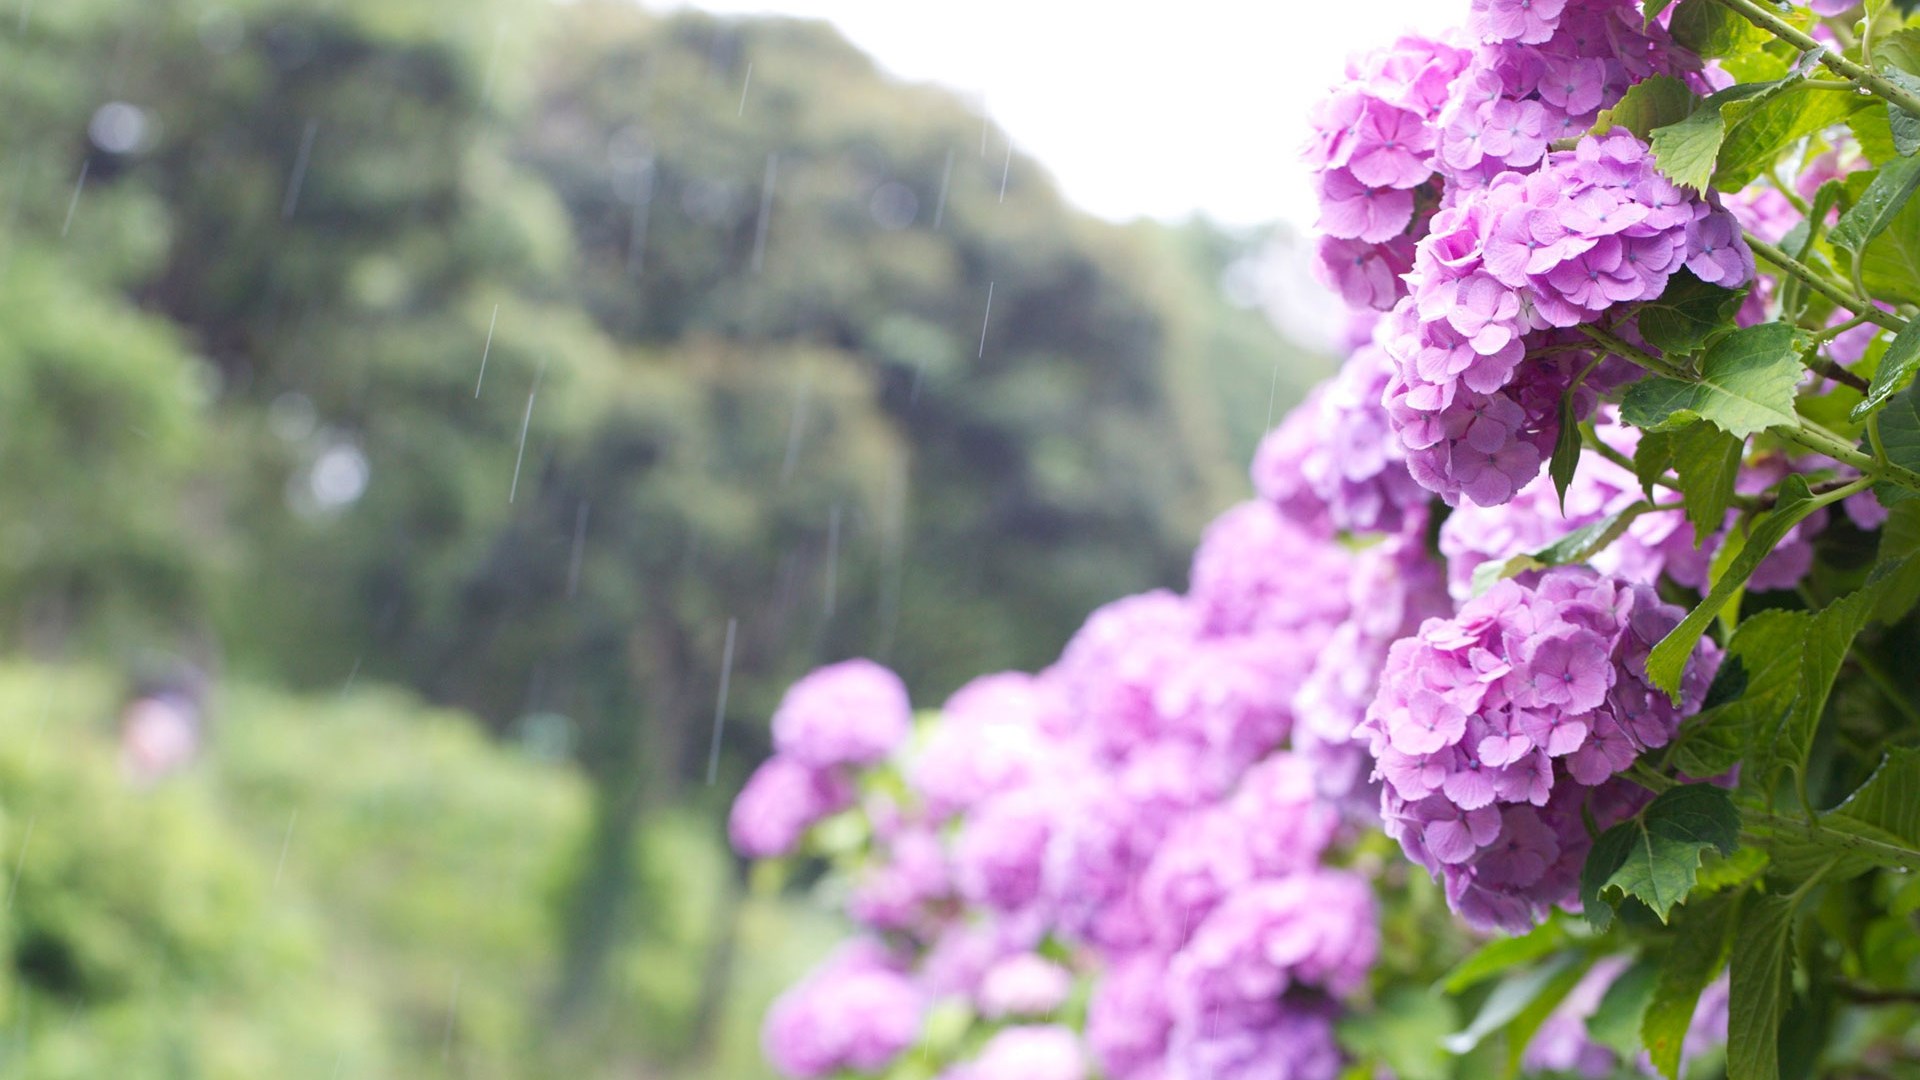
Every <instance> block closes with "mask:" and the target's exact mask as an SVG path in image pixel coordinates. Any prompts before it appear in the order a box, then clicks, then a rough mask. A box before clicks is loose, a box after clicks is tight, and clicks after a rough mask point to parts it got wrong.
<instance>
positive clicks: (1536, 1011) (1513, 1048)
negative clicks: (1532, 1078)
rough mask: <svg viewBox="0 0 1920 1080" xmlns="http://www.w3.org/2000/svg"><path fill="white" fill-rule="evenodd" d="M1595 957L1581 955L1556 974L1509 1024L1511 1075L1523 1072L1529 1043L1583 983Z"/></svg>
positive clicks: (1508, 1072)
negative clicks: (1521, 1066)
mask: <svg viewBox="0 0 1920 1080" xmlns="http://www.w3.org/2000/svg"><path fill="white" fill-rule="evenodd" d="M1595 959H1596V957H1595V956H1594V954H1592V953H1581V954H1578V955H1577V959H1576V961H1575V962H1574V963H1573V964H1570V965H1568V966H1567V967H1566V968H1564V969H1562V970H1561V971H1560V972H1559V973H1558V974H1556V975H1555V976H1554V977H1553V979H1552V980H1551V981H1549V982H1548V983H1547V984H1546V986H1544V987H1542V988H1541V990H1540V992H1539V993H1538V994H1536V995H1534V998H1533V1000H1532V1001H1529V1002H1527V1005H1526V1007H1525V1008H1523V1009H1521V1010H1520V1012H1519V1013H1518V1014H1516V1015H1515V1016H1514V1018H1513V1021H1512V1022H1511V1023H1509V1024H1508V1025H1507V1073H1506V1074H1507V1075H1508V1076H1510V1077H1512V1076H1518V1075H1519V1074H1520V1060H1521V1058H1522V1056H1523V1055H1525V1054H1526V1052H1527V1044H1529V1043H1531V1042H1533V1037H1534V1035H1535V1034H1537V1033H1538V1032H1539V1031H1540V1025H1542V1024H1544V1023H1546V1022H1547V1018H1548V1017H1549V1016H1552V1015H1553V1011H1554V1010H1555V1009H1558V1008H1559V1007H1560V1003H1561V1002H1563V1001H1565V1000H1566V999H1567V995H1568V994H1571V993H1573V988H1574V987H1576V986H1578V985H1580V980H1581V979H1582V978H1584V977H1586V974H1587V969H1588V968H1590V967H1592V966H1593V962H1594V960H1595Z"/></svg>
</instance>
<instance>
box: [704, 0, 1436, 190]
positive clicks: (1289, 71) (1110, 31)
mask: <svg viewBox="0 0 1920 1080" xmlns="http://www.w3.org/2000/svg"><path fill="white" fill-rule="evenodd" d="M692 6H697V7H701V8H705V9H707V10H710V11H720V12H732V13H747V12H778V13H781V14H787V15H800V16H809V17H815V18H825V19H828V20H830V21H831V22H833V23H834V24H835V25H837V26H838V27H839V28H840V30H841V32H842V33H844V34H845V35H846V36H847V37H848V38H849V39H851V40H852V41H853V42H854V43H855V44H856V45H858V46H860V47H861V48H862V49H864V50H866V51H867V52H868V53H870V54H872V55H873V56H874V57H875V58H876V59H877V60H878V61H879V63H880V64H881V66H882V67H884V68H886V69H887V70H889V71H891V72H892V73H894V74H896V75H898V76H901V77H903V78H907V79H911V80H915V81H925V82H935V83H940V84H942V85H945V86H947V87H949V88H951V89H954V90H957V91H959V92H961V93H962V94H963V95H967V96H969V97H971V98H972V100H973V101H974V102H975V103H976V104H977V105H979V106H981V107H984V109H985V110H986V112H987V113H988V115H989V116H990V117H991V118H992V119H993V120H994V122H995V123H997V124H998V125H999V126H1000V127H1001V128H1002V129H1003V130H1005V131H1006V132H1007V133H1009V134H1010V135H1011V136H1012V138H1013V141H1014V145H1015V147H1016V148H1018V149H1019V150H1021V151H1022V152H1024V153H1027V154H1030V155H1032V156H1033V157H1035V158H1037V159H1039V161H1040V162H1041V164H1043V165H1045V166H1046V167H1047V168H1048V170H1050V171H1051V172H1052V173H1053V175H1054V177H1055V178H1056V179H1057V180H1058V181H1059V183H1060V186H1061V187H1062V188H1063V189H1064V190H1065V191H1066V194H1067V196H1068V197H1069V198H1070V199H1072V200H1073V201H1074V202H1075V203H1077V204H1078V205H1080V206H1081V207H1083V208H1084V209H1087V210H1090V211H1092V212H1094V213H1096V214H1099V215H1101V216H1103V217H1108V218H1115V219H1126V218H1130V217H1136V216H1141V215H1145V216H1151V217H1162V218H1177V217H1184V216H1186V215H1187V214H1190V213H1192V212H1194V211H1204V212H1206V213H1207V214H1209V215H1211V216H1213V217H1215V218H1217V219H1219V220H1221V221H1224V222H1228V223H1231V224H1253V223H1256V222H1263V221H1272V220H1276V219H1282V220H1286V221H1290V222H1292V223H1294V224H1295V225H1298V226H1300V227H1303V228H1304V227H1306V226H1308V225H1311V224H1312V217H1313V209H1312V200H1311V196H1310V189H1309V188H1308V186H1307V181H1306V175H1305V172H1304V170H1302V169H1301V167H1300V166H1299V165H1298V163H1297V162H1296V160H1295V157H1296V154H1297V153H1298V151H1299V148H1300V146H1301V144H1302V142H1303V141H1304V140H1305V139H1306V120H1305V115H1306V110H1307V106H1308V105H1309V103H1311V102H1312V100H1313V99H1314V97H1315V96H1316V95H1318V94H1320V93H1322V92H1323V91H1324V90H1325V89H1326V87H1327V86H1329V85H1330V84H1331V83H1332V82H1334V81H1335V80H1336V79H1337V78H1338V77H1339V76H1340V73H1341V69H1342V67H1343V65H1344V64H1345V62H1346V57H1347V55H1348V54H1349V53H1351V52H1354V51H1355V50H1358V49H1362V48H1369V47H1371V46H1373V45H1377V44H1383V43H1385V42H1388V41H1391V40H1392V39H1393V38H1394V37H1396V36H1398V35H1399V34H1401V33H1404V32H1406V31H1408V30H1414V29H1418V30H1423V31H1426V32H1429V33H1431V32H1435V31H1438V30H1440V29H1442V28H1444V27H1445V26H1448V25H1452V24H1456V23H1458V22H1460V21H1462V20H1464V18H1465V15H1466V8H1467V0H1344V2H1343V0H1332V2H1328V0H1179V2H1177V3H1166V2H1164V0H1162V2H1152V3H1149V2H1146V0H1139V2H1135V3H1127V2H1121V3H1113V2H1101V3H1090V2H1086V0H695V3H694V4H693V5H692Z"/></svg>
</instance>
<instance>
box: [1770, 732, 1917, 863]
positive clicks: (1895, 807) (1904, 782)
mask: <svg viewBox="0 0 1920 1080" xmlns="http://www.w3.org/2000/svg"><path fill="white" fill-rule="evenodd" d="M1774 847H1775V849H1776V850H1777V851H1778V852H1779V855H1778V856H1777V858H1776V861H1777V862H1780V863H1781V864H1782V865H1783V867H1784V876H1787V877H1790V878H1793V877H1805V876H1808V875H1810V874H1812V873H1815V872H1824V873H1825V874H1826V875H1827V876H1828V877H1829V878H1831V879H1834V880H1843V879H1845V878H1850V877H1857V876H1859V875H1860V874H1864V873H1866V872H1867V871H1869V870H1873V869H1876V868H1878V867H1882V866H1895V867H1905V868H1907V869H1908V870H1912V869H1915V868H1916V867H1920V750H1915V749H1914V748H1912V747H1895V748H1893V749H1892V750H1889V751H1888V752H1887V755H1886V757H1884V758H1883V759H1882V760H1881V762H1880V767H1879V768H1877V769H1875V770H1874V771H1873V775H1872V776H1869V777H1867V782H1866V783H1864V784H1861V785H1860V788H1859V790H1857V791H1855V792H1854V793H1853V794H1852V795H1849V796H1847V798H1846V800H1845V801H1844V802H1842V803H1841V804H1840V805H1839V806H1837V807H1835V808H1834V809H1832V810H1831V811H1828V812H1827V813H1825V814H1821V815H1819V816H1818V817H1817V819H1816V827H1814V828H1811V829H1804V830H1798V831H1795V832H1791V833H1787V834H1784V835H1777V838H1776V840H1775V843H1774Z"/></svg>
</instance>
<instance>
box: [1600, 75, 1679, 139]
mask: <svg viewBox="0 0 1920 1080" xmlns="http://www.w3.org/2000/svg"><path fill="white" fill-rule="evenodd" d="M1699 100H1700V99H1699V98H1696V97H1694V96H1693V91H1692V90H1689V89H1687V84H1686V83H1683V82H1681V81H1680V80H1679V79H1676V78H1674V77H1672V76H1671V75H1655V76H1653V77H1652V78H1649V79H1643V80H1641V81H1640V82H1637V83H1634V84H1633V85H1632V86H1629V87H1628V88H1627V92H1626V94H1624V95H1623V96H1622V97H1621V98H1620V103H1619V104H1617V105H1615V106H1614V107H1613V108H1611V109H1603V110H1601V112H1600V115H1599V116H1598V117H1596V118H1595V119H1594V122H1593V134H1595V135H1602V134H1605V133H1606V132H1608V131H1611V130H1613V129H1614V128H1616V127H1622V128H1625V129H1627V130H1628V131H1631V132H1633V133H1634V135H1635V136H1637V137H1639V139H1640V140H1641V141H1642V142H1645V141H1646V139H1647V136H1648V135H1650V134H1652V132H1653V129H1654V128H1658V127H1665V126H1667V125H1668V124H1677V123H1679V122H1680V121H1682V120H1685V119H1686V118H1687V115H1688V114H1689V113H1691V112H1693V107H1694V105H1696V104H1697V103H1698V102H1699Z"/></svg>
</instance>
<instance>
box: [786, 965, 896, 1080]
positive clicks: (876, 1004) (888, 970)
mask: <svg viewBox="0 0 1920 1080" xmlns="http://www.w3.org/2000/svg"><path fill="white" fill-rule="evenodd" d="M924 1008H925V1006H924V1003H923V1001H922V999H921V996H920V991H919V990H918V988H916V987H915V986H914V984H913V982H912V980H910V979H909V978H907V977H906V976H905V975H904V974H902V973H901V972H900V971H898V970H897V969H896V968H895V967H894V966H893V965H892V963H891V960H890V958H889V957H888V956H887V954H886V951H885V949H883V948H882V947H881V946H879V945H878V944H876V943H874V942H871V941H856V942H853V943H852V944H850V945H848V946H844V947H842V949H841V950H840V951H839V952H838V953H836V954H835V955H834V956H832V957H830V958H829V959H828V960H827V961H826V963H824V964H823V965H821V966H820V967H819V968H817V969H815V970H814V971H813V973H812V974H810V975H808V976H807V977H806V978H805V979H803V980H802V981H801V982H799V983H798V984H796V985H794V986H793V987H791V988H790V989H788V990H787V992H786V993H784V994H782V995H780V998H779V999H778V1000H777V1001H775V1002H774V1003H773V1008H772V1010H771V1011H769V1012H768V1013H767V1022H766V1026H765V1028H764V1029H763V1030H762V1032H761V1044H762V1047H763V1049H764V1050H765V1052H766V1055H767V1060H768V1061H770V1062H772V1063H773V1066H774V1068H776V1069H778V1070H780V1072H781V1074H782V1075H785V1076H789V1077H792V1078H794V1080H821V1078H824V1077H828V1076H832V1075H834V1074H836V1073H838V1072H839V1071H840V1070H842V1069H857V1070H862V1071H869V1072H871V1071H878V1070H880V1069H884V1068H886V1067H887V1066H889V1065H891V1064H892V1063H893V1061H894V1059H895V1058H897V1057H899V1056H900V1053H901V1052H902V1051H904V1050H905V1049H906V1048H907V1047H909V1046H911V1045H913V1041H914V1040H915V1039H917V1038H919V1036H920V1024H921V1019H922V1014H923V1012H924Z"/></svg>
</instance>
